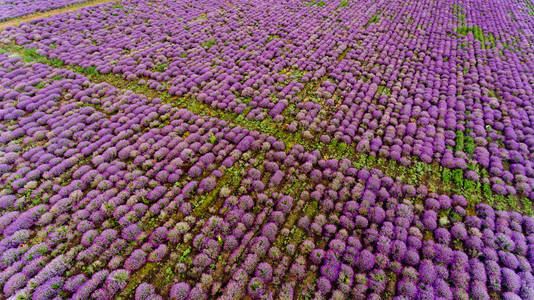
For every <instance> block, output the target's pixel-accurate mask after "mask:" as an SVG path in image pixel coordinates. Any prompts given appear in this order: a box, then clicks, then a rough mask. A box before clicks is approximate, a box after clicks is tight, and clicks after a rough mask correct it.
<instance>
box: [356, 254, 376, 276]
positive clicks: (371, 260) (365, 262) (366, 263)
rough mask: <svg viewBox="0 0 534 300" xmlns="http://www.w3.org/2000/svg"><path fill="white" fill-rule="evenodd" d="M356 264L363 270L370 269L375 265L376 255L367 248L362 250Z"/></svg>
mask: <svg viewBox="0 0 534 300" xmlns="http://www.w3.org/2000/svg"><path fill="white" fill-rule="evenodd" d="M356 265H357V266H358V268H359V269H360V270H361V271H369V270H371V269H372V268H373V266H374V265H375V256H374V255H373V254H372V253H371V252H370V251H369V250H367V249H365V250H363V251H361V252H360V255H359V257H358V260H357V262H356Z"/></svg>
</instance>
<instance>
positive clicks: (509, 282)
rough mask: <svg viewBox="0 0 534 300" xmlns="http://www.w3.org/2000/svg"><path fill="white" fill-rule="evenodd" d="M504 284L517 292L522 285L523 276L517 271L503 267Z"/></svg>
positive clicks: (508, 288)
mask: <svg viewBox="0 0 534 300" xmlns="http://www.w3.org/2000/svg"><path fill="white" fill-rule="evenodd" d="M501 272H502V285H503V287H504V288H506V289H507V290H509V291H511V292H514V293H517V292H519V289H520V287H521V278H520V277H519V275H518V274H517V273H515V272H514V271H512V270H511V269H508V268H502V270H501Z"/></svg>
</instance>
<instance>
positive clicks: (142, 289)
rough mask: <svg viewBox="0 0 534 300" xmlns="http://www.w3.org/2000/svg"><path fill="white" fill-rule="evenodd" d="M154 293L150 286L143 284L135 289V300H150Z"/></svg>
mask: <svg viewBox="0 0 534 300" xmlns="http://www.w3.org/2000/svg"><path fill="white" fill-rule="evenodd" d="M155 292H156V290H155V289H154V287H153V286H152V285H151V284H149V283H146V282H143V283H141V284H140V285H139V286H138V287H137V288H136V289H135V300H149V299H152V297H153V296H154V294H155Z"/></svg>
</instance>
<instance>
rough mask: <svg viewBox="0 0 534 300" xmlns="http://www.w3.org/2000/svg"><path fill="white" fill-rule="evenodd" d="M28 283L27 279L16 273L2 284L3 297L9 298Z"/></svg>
mask: <svg viewBox="0 0 534 300" xmlns="http://www.w3.org/2000/svg"><path fill="white" fill-rule="evenodd" d="M26 282H28V277H26V275H24V274H23V273H17V274H15V275H13V276H11V277H10V278H9V280H8V281H7V282H6V283H5V284H4V295H6V296H11V295H12V294H13V293H14V292H15V291H16V290H18V289H20V288H22V287H23V286H25V285H26Z"/></svg>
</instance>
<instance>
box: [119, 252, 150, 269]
mask: <svg viewBox="0 0 534 300" xmlns="http://www.w3.org/2000/svg"><path fill="white" fill-rule="evenodd" d="M146 257H147V255H146V252H145V251H143V250H141V249H136V250H134V251H133V252H132V254H130V257H128V258H127V259H126V261H125V262H124V268H125V269H126V270H128V271H135V270H138V269H139V268H141V267H142V266H143V265H144V264H145V263H146Z"/></svg>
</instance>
